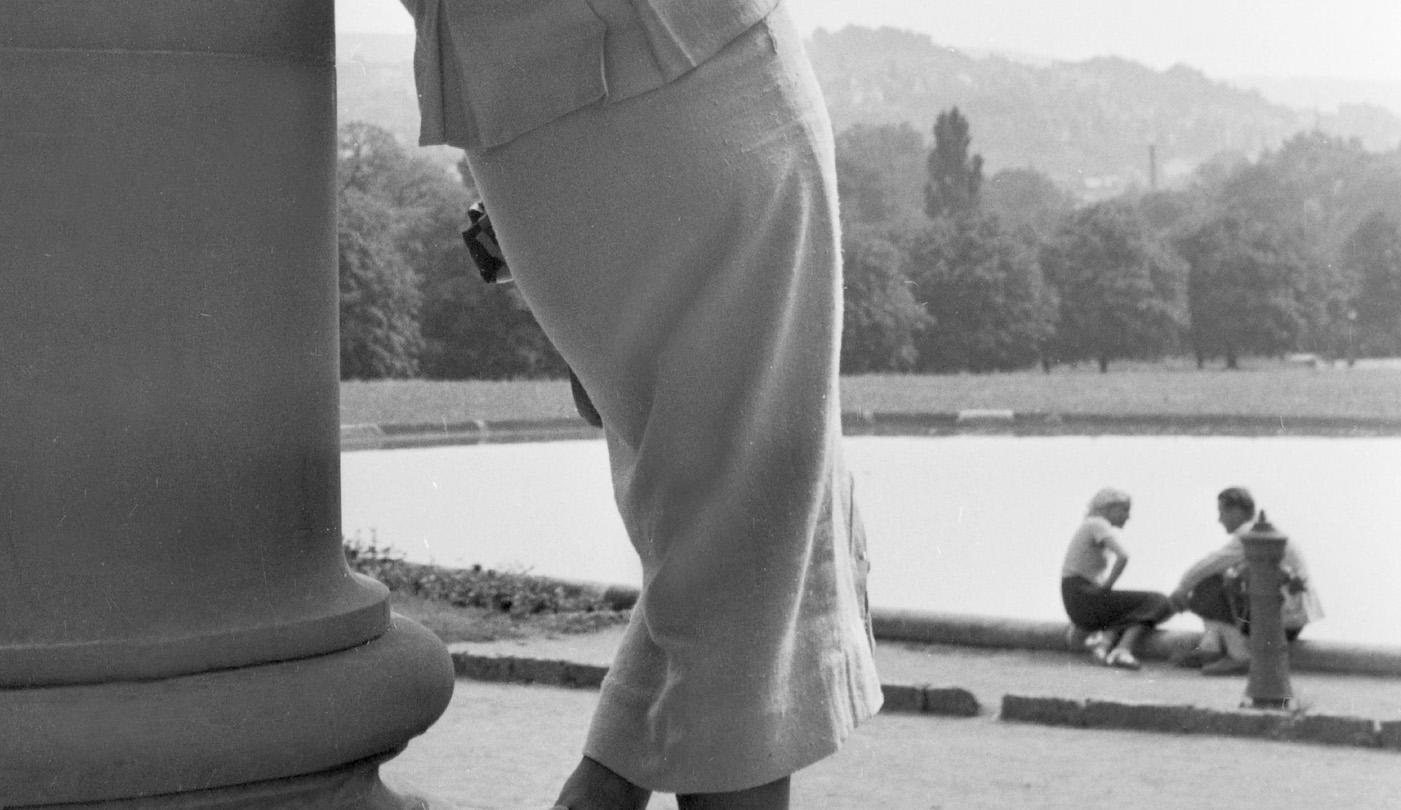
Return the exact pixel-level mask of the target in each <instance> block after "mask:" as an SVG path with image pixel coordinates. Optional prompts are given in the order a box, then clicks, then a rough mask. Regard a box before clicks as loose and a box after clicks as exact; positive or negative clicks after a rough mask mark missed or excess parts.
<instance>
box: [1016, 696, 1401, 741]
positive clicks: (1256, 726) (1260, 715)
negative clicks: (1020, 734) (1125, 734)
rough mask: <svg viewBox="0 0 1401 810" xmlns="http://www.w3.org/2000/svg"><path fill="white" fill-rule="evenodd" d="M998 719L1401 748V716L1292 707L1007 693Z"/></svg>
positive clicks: (1045, 723)
mask: <svg viewBox="0 0 1401 810" xmlns="http://www.w3.org/2000/svg"><path fill="white" fill-rule="evenodd" d="M999 719H1002V720H1007V721H1010V722H1023V723H1037V724H1041V725H1050V726H1067V727H1071V728H1112V729H1125V730H1130V731H1157V732H1168V733H1177V734H1214V735H1220V736H1228V737H1254V738H1259V739H1267V740H1279V741H1287V742H1304V743H1315V744H1320V745H1342V746H1351V747H1358V748H1378V747H1386V748H1393V749H1401V721H1391V722H1384V723H1379V722H1377V721H1375V720H1370V719H1367V718H1362V717H1343V716H1337V715H1303V714H1294V713H1292V712H1288V711H1253V710H1242V711H1216V710H1212V709H1203V708H1201V707H1198V706H1181V705H1174V704H1167V703H1129V702H1122V701H1111V700H1084V701H1080V700H1068V699H1066V698H1057V697H1035V696H1025V695H1005V696H1004V697H1003V698H1002V712H1001V714H1000V715H999Z"/></svg>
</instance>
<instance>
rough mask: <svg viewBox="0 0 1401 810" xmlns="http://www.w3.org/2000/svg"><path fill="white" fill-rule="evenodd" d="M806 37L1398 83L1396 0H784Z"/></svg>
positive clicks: (356, 4) (353, 18)
mask: <svg viewBox="0 0 1401 810" xmlns="http://www.w3.org/2000/svg"><path fill="white" fill-rule="evenodd" d="M789 8H790V9H791V10H792V12H793V15H794V17H795V18H796V19H797V21H798V24H799V25H800V27H801V28H802V30H803V33H804V34H805V35H810V34H811V33H812V31H813V30H814V29H816V28H818V27H821V28H826V29H827V30H830V31H835V30H839V29H841V28H843V27H845V26H847V25H860V26H866V27H872V28H878V27H881V26H890V27H894V28H902V29H907V30H911V31H916V32H919V33H922V34H927V35H928V36H929V37H930V38H931V39H932V40H933V41H934V42H935V43H937V44H939V45H945V46H950V47H953V48H957V49H966V50H969V51H977V52H983V51H992V52H998V53H1006V54H1010V55H1018V56H1025V57H1044V58H1049V59H1055V60H1062V61H1080V60H1084V59H1089V58H1093V57H1097V56H1118V57H1122V58H1125V59H1129V60H1132V61H1135V62H1139V63H1141V64H1144V65H1147V66H1148V67H1151V68H1154V69H1156V70H1162V69H1165V68H1168V67H1171V66H1173V65H1174V64H1179V63H1181V64H1186V65H1189V66H1191V67H1193V68H1197V69H1199V70H1201V71H1202V72H1204V73H1206V74H1207V75H1208V76H1211V77H1213V78H1216V79H1228V78H1233V77H1242V76H1266V77H1275V78H1304V77H1307V78H1330V79H1351V80H1364V81H1373V82H1383V81H1384V82H1401V0H1334V2H1330V3H1324V2H1321V0H1174V1H1173V2H1165V0H982V2H978V3H968V2H966V0H964V1H963V2H950V1H949V0H790V2H789ZM336 14H337V27H338V29H339V30H340V31H343V32H347V33H349V32H355V33H371V32H379V33H412V31H413V25H412V21H411V20H410V19H409V17H408V14H407V12H405V11H404V9H403V7H402V6H401V5H400V3H399V2H398V0H336Z"/></svg>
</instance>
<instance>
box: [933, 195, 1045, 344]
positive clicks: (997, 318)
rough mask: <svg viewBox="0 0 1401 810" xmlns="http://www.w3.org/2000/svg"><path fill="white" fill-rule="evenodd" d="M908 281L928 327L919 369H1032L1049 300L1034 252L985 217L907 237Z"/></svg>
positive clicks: (943, 222)
mask: <svg viewBox="0 0 1401 810" xmlns="http://www.w3.org/2000/svg"><path fill="white" fill-rule="evenodd" d="M909 254H910V277H911V280H912V281H913V282H914V285H915V290H916V297H917V298H918V299H919V301H920V302H921V303H922V304H923V305H924V308H925V311H926V312H928V313H929V317H930V325H929V326H928V327H927V328H926V329H925V330H924V331H923V334H922V335H921V338H920V340H919V369H920V370H921V371H933V372H950V371H963V370H968V371H974V372H987V371H1010V370H1013V369H1019V368H1026V367H1027V366H1030V365H1033V364H1035V363H1036V361H1037V360H1038V359H1040V357H1041V351H1042V346H1043V344H1044V343H1045V342H1046V340H1047V339H1048V338H1049V337H1050V335H1051V331H1052V328H1053V319H1054V303H1053V298H1052V296H1051V294H1050V291H1049V290H1048V289H1047V288H1046V287H1045V285H1044V284H1043V283H1042V278H1041V267H1040V265H1039V263H1038V262H1037V259H1036V256H1035V254H1034V252H1033V251H1032V250H1030V249H1028V248H1027V247H1026V246H1025V245H1024V244H1023V243H1022V242H1021V241H1020V240H1018V239H1016V238H1013V237H1012V236H1011V235H1010V234H1008V233H1006V232H1005V231H1004V230H1003V229H1002V228H1001V226H1000V225H999V222H998V219H997V218H996V217H992V216H964V217H958V218H952V219H950V218H942V219H938V220H935V221H934V222H932V223H930V224H929V225H927V226H926V227H925V228H924V229H923V230H922V231H921V232H920V233H918V234H916V235H914V236H913V237H912V238H911V243H910V246H909Z"/></svg>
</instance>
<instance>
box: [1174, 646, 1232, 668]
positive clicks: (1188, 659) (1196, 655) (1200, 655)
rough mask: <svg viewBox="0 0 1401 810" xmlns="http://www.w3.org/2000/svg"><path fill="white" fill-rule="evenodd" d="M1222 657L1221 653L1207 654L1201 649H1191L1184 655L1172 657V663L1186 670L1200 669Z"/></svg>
mask: <svg viewBox="0 0 1401 810" xmlns="http://www.w3.org/2000/svg"><path fill="white" fill-rule="evenodd" d="M1221 657H1222V654H1221V653H1218V652H1208V651H1207V650H1203V649H1202V648H1201V647H1193V648H1192V649H1190V650H1188V651H1187V652H1185V653H1181V654H1180V655H1176V656H1173V659H1172V662H1173V663H1174V664H1176V665H1178V666H1179V667H1186V668H1187V669H1201V668H1202V667H1203V666H1206V665H1207V664H1210V663H1212V662H1213V661H1216V660H1218V659H1220V658H1221Z"/></svg>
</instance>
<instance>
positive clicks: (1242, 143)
mask: <svg viewBox="0 0 1401 810" xmlns="http://www.w3.org/2000/svg"><path fill="white" fill-rule="evenodd" d="M808 49H809V54H810V56H811V58H812V61H813V66H814V68H815V69H816V71H817V74H818V79H819V81H820V82H821V84H822V87H823V91H824V93H825V94H826V96H827V103H828V106H829V107H830V108H831V111H832V120H833V126H834V127H835V128H836V129H837V130H838V131H840V130H842V129H844V128H845V127H847V126H850V125H851V124H853V123H857V122H867V123H895V122H908V123H910V124H912V125H914V126H915V127H916V128H917V129H919V130H921V131H928V130H929V128H930V127H931V126H932V123H933V119H934V117H935V116H936V115H937V114H938V112H939V110H942V109H946V108H948V107H952V106H957V107H958V108H959V109H960V110H962V111H963V112H964V114H965V115H966V116H967V117H968V119H969V121H970V122H971V123H972V134H973V149H974V151H976V152H979V153H981V154H982V155H983V157H984V159H985V160H986V166H987V169H988V170H990V171H991V172H996V171H997V170H999V169H1003V168H1009V167H1018V166H1031V167H1034V168H1036V169H1039V170H1040V171H1042V172H1045V173H1046V174H1048V175H1050V176H1051V177H1053V178H1054V179H1056V180H1057V181H1059V182H1060V183H1062V184H1063V185H1065V186H1066V187H1067V188H1072V189H1076V190H1077V191H1080V192H1081V193H1086V192H1088V193H1095V192H1099V193H1109V192H1112V191H1115V190H1118V189H1120V188H1122V187H1123V186H1124V185H1126V184H1129V183H1138V184H1140V185H1146V183H1147V179H1148V146H1149V145H1150V144H1154V145H1156V147H1157V159H1158V169H1159V177H1160V178H1161V179H1163V180H1165V181H1167V182H1171V181H1172V180H1173V179H1175V178H1180V177H1182V176H1184V175H1186V174H1187V173H1189V172H1190V171H1191V170H1192V169H1193V168H1194V167H1195V166H1197V165H1198V164H1199V163H1201V162H1203V161H1204V160H1207V159H1209V158H1211V157H1212V156H1213V155H1216V154H1219V153H1222V152H1238V153H1243V154H1247V155H1253V154H1255V153H1257V152H1258V151H1259V150H1260V149H1262V148H1268V147H1272V146H1275V145H1277V144H1278V143H1280V142H1281V141H1282V140H1283V139H1284V138H1287V137H1288V136H1290V135H1292V134H1294V133H1296V132H1298V131H1300V130H1303V129H1309V128H1312V127H1313V126H1314V125H1315V124H1317V125H1318V126H1320V127H1321V128H1322V129H1324V130H1326V131H1330V132H1334V133H1337V134H1342V135H1346V136H1349V137H1351V136H1358V137H1362V138H1363V140H1364V142H1365V143H1366V144H1367V145H1368V147H1369V148H1372V149H1390V148H1395V147H1396V146H1397V145H1398V144H1401V119H1398V118H1397V117H1396V116H1395V115H1393V114H1391V113H1390V112H1388V111H1386V110H1383V109H1381V108H1378V107H1363V106H1360V105H1352V106H1349V107H1345V108H1342V109H1341V110H1340V111H1339V113H1337V114H1332V115H1322V116H1318V117H1316V114H1315V113H1314V112H1313V111H1312V110H1308V111H1303V110H1297V109H1293V108H1290V107H1285V106H1283V105H1279V104H1273V103H1271V102H1269V101H1267V100H1266V99H1265V98H1264V96H1262V95H1261V94H1260V93H1259V92H1258V91H1255V90H1242V89H1240V88H1237V87H1233V86H1230V85H1228V84H1225V83H1221V82H1217V81H1213V80H1211V79H1209V78H1208V77H1206V76H1205V75H1204V74H1202V73H1201V72H1199V71H1197V70H1194V69H1192V68H1190V67H1187V66H1182V65H1179V66H1176V67H1173V68H1170V69H1168V70H1165V71H1154V70H1152V69H1150V68H1147V67H1144V66H1142V65H1139V64H1136V63H1134V62H1129V61H1126V60H1123V59H1115V58H1100V59H1092V60H1088V61H1084V62H1047V63H1043V64H1040V65H1036V64H1029V63H1026V62H1023V61H1013V60H1011V59H1007V58H1003V57H998V56H984V57H981V58H974V57H972V56H969V55H965V54H963V53H961V52H959V51H956V50H953V49H951V48H946V47H941V46H939V45H937V44H935V43H934V42H933V41H932V40H931V39H930V38H929V37H927V36H925V35H922V34H915V33H911V32H908V31H899V30H895V29H890V28H882V29H869V28H857V27H848V28H844V29H842V30H841V31H838V32H835V33H831V32H826V31H822V30H819V31H817V32H816V34H815V35H814V36H813V38H812V39H811V40H810V41H809V44H808Z"/></svg>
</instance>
